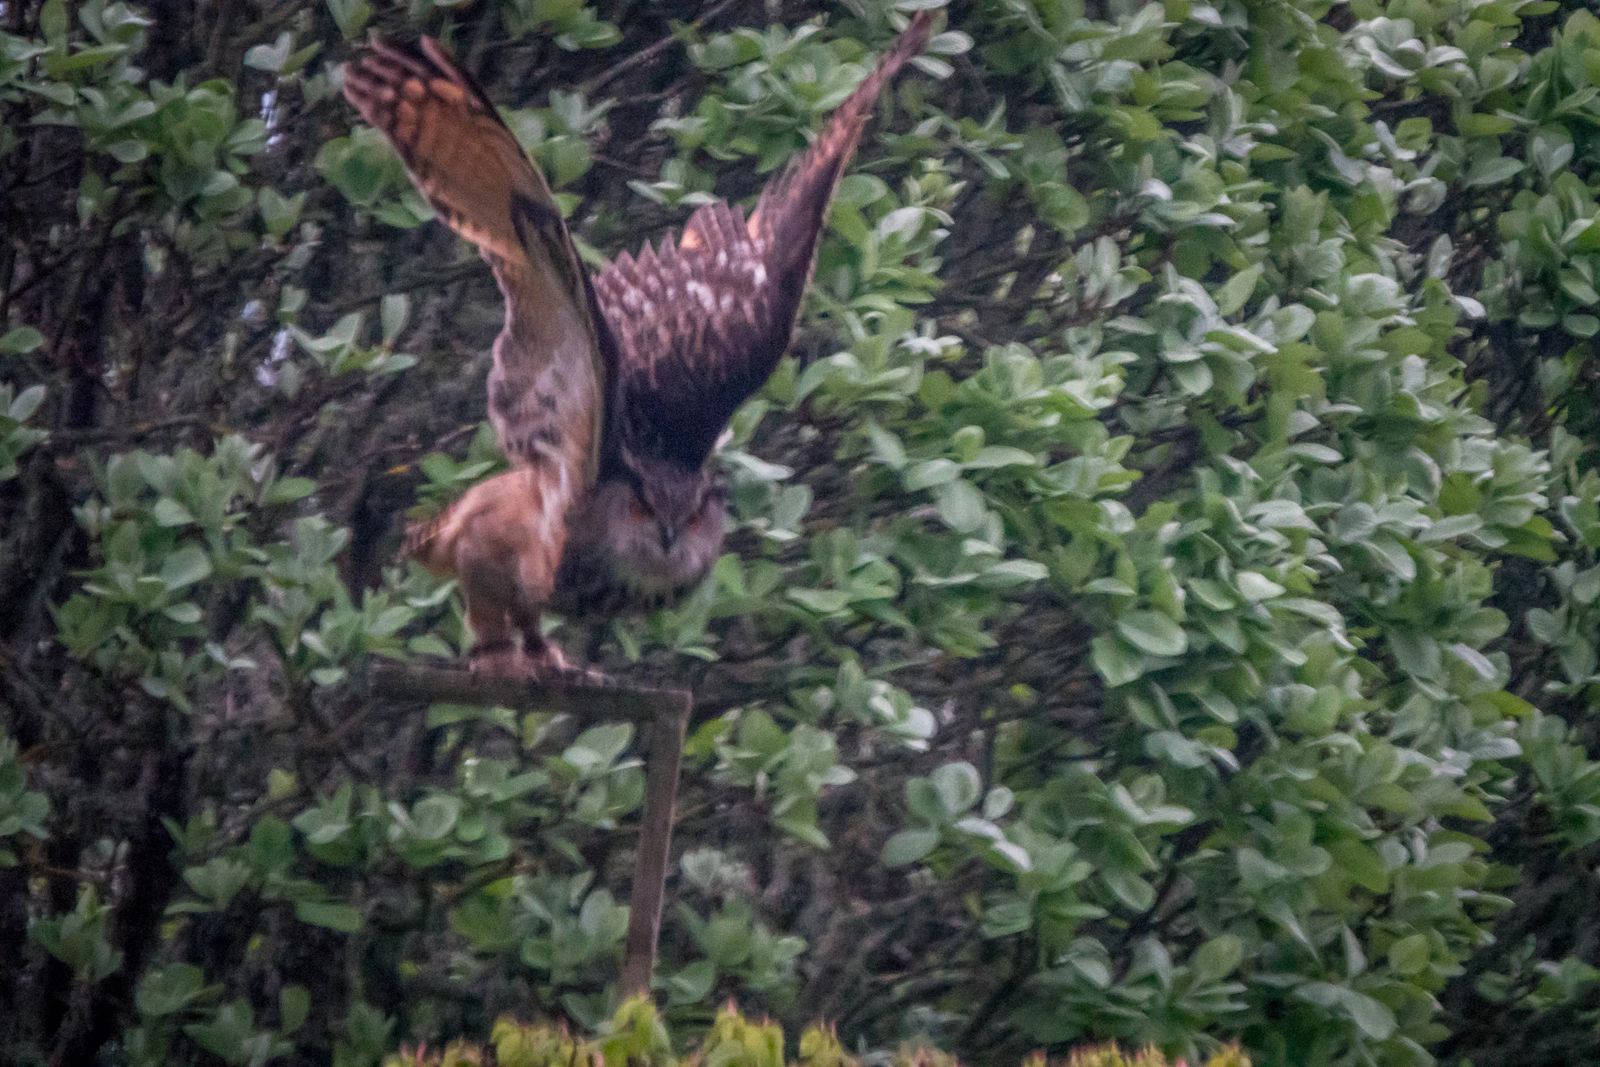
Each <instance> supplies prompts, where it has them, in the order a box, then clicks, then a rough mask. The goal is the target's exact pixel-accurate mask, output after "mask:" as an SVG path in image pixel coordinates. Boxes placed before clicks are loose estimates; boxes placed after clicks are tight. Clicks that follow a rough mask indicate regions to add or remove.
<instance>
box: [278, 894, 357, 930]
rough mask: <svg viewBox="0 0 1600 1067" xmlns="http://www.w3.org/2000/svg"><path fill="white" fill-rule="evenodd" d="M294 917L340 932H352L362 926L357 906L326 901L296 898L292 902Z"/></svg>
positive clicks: (312, 924)
mask: <svg viewBox="0 0 1600 1067" xmlns="http://www.w3.org/2000/svg"><path fill="white" fill-rule="evenodd" d="M294 917H295V918H296V919H299V920H300V921H301V922H303V923H307V924H309V925H311V926H321V927H325V928H326V929H329V930H337V931H338V932H340V933H341V934H353V933H355V932H356V931H357V930H360V929H361V926H362V917H361V910H360V909H359V908H356V907H353V906H352V905H349V904H335V903H330V902H327V901H317V900H297V901H295V902H294Z"/></svg>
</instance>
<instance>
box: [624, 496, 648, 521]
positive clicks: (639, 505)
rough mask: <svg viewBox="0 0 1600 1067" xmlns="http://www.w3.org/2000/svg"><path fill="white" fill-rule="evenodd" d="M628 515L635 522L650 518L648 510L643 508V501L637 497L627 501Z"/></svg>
mask: <svg viewBox="0 0 1600 1067" xmlns="http://www.w3.org/2000/svg"><path fill="white" fill-rule="evenodd" d="M628 514H629V515H631V516H632V517H633V518H634V520H635V521H636V522H643V521H645V520H646V519H648V518H649V517H650V509H649V508H647V507H645V504H644V501H643V500H640V499H639V498H638V497H634V498H633V499H632V500H630V501H628Z"/></svg>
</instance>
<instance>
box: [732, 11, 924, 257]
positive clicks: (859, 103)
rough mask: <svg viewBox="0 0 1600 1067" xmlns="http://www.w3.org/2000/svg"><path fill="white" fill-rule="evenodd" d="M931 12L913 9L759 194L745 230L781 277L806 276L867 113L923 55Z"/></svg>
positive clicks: (863, 127)
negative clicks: (801, 272)
mask: <svg viewBox="0 0 1600 1067" xmlns="http://www.w3.org/2000/svg"><path fill="white" fill-rule="evenodd" d="M936 13H937V11H936V9H933V8H924V9H923V10H921V11H918V12H917V13H916V14H915V15H914V16H912V19H911V21H910V23H909V24H907V26H906V28H905V29H904V30H903V31H902V32H901V34H900V36H899V37H898V38H896V39H895V42H894V44H893V45H892V46H891V47H890V48H889V50H888V51H887V52H885V53H884V54H883V55H882V56H880V57H879V58H878V62H877V65H876V66H874V67H873V68H872V71H871V73H869V74H868V75H867V76H866V77H865V78H863V79H861V84H860V85H858V86H856V88H855V90H854V91H853V92H852V93H851V94H850V95H849V96H848V97H846V98H845V100H844V103H842V104H840V105H839V106H838V108H836V109H835V110H834V112H833V114H832V115H830V116H828V124H827V126H825V127H824V128H823V130H822V132H821V133H820V134H818V136H817V139H816V140H815V141H813V142H812V143H811V147H809V148H807V149H806V150H805V152H803V153H801V154H800V155H799V156H797V157H796V158H795V159H793V160H792V161H790V163H789V165H788V166H787V167H785V168H784V169H783V172H782V173H781V174H779V175H778V177H777V178H776V179H774V180H773V181H772V182H771V183H770V184H769V185H768V186H767V187H766V189H765V190H764V191H763V192H762V194H761V199H760V200H758V201H757V202H756V207H755V210H754V211H753V212H752V213H751V215H750V219H749V222H748V223H747V226H748V228H749V232H750V235H751V236H752V237H754V238H756V240H757V241H758V242H760V243H761V244H762V245H763V246H764V247H765V249H766V251H767V258H768V266H769V269H772V268H776V271H775V272H776V273H778V274H779V275H780V276H781V275H783V274H786V273H787V272H788V269H789V268H792V267H793V266H796V265H798V266H801V267H803V268H804V269H805V270H806V271H807V273H809V270H810V265H811V260H812V258H813V256H814V255H815V252H816V245H817V238H818V237H819V236H820V234H821V231H822V220H823V216H824V215H825V214H826V212H827V210H828V204H829V202H830V201H832V200H833V193H834V190H835V189H836V188H838V185H839V179H840V178H841V177H842V176H843V174H844V171H845V168H846V167H847V166H848V165H849V163H850V160H851V158H852V157H853V156H854V155H855V153H856V146H857V145H858V144H860V143H861V132H862V130H864V129H865V128H866V125H867V120H868V119H869V118H871V116H872V109H873V107H874V105H876V104H877V102H878V98H879V97H880V96H882V95H883V91H884V89H885V88H886V87H887V86H888V85H889V83H890V82H891V81H893V80H894V76H895V75H896V74H899V73H900V69H901V68H902V67H904V66H905V65H906V64H907V63H909V62H910V61H911V60H912V59H915V58H916V57H917V56H919V55H921V54H922V51H923V49H925V48H927V47H928V39H929V38H930V37H931V36H932V34H933V20H934V16H935V14H936Z"/></svg>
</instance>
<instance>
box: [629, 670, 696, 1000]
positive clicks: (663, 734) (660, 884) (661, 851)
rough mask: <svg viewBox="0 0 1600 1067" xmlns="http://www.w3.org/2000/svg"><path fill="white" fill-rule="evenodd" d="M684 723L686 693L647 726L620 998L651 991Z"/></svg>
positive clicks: (687, 701) (686, 702)
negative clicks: (642, 789) (647, 735)
mask: <svg viewBox="0 0 1600 1067" xmlns="http://www.w3.org/2000/svg"><path fill="white" fill-rule="evenodd" d="M688 727H689V700H688V696H687V694H685V699H684V700H683V701H682V702H681V703H680V704H679V705H678V707H676V708H673V709H671V710H670V711H667V712H666V714H663V715H662V716H661V717H660V718H658V719H657V720H656V721H655V725H654V726H652V727H651V728H650V752H649V754H648V756H647V757H646V759H647V762H646V764H645V774H644V811H643V812H642V813H641V815H640V819H639V850H638V854H637V855H636V856H635V858H634V861H633V889H632V891H631V892H630V893H629V896H628V947H627V950H626V951H625V952H624V954H623V957H622V979H621V981H620V982H619V983H618V989H619V991H620V992H621V994H622V997H623V999H627V998H628V997H631V996H635V995H638V994H642V995H644V996H649V995H650V979H651V977H652V976H653V975H654V974H655V969H656V945H657V944H658V943H659V942H660V940H661V905H662V902H663V900H664V899H665V894H666V886H667V862H668V860H669V859H670V858H671V854H672V820H673V815H674V814H675V810H674V809H676V807H677V805H678V766H679V764H680V763H681V762H682V760H683V738H684V734H685V733H686V732H687V730H688Z"/></svg>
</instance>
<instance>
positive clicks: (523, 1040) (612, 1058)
mask: <svg viewBox="0 0 1600 1067" xmlns="http://www.w3.org/2000/svg"><path fill="white" fill-rule="evenodd" d="M789 1044H790V1043H789V1042H787V1041H785V1039H784V1034H783V1029H782V1027H780V1026H779V1025H778V1024H777V1023H774V1022H772V1021H771V1020H767V1019H764V1020H762V1021H761V1022H754V1021H752V1020H750V1019H748V1018H746V1017H745V1016H744V1015H743V1014H741V1013H740V1012H739V1010H738V1009H737V1008H736V1007H734V1006H733V1005H732V1004H729V1005H728V1006H726V1007H725V1008H723V1009H722V1010H721V1011H719V1012H718V1013H717V1017H716V1020H715V1021H714V1022H713V1023H712V1024H711V1027H710V1029H708V1030H707V1031H706V1034H705V1037H704V1039H703V1040H702V1041H701V1042H700V1043H699V1046H698V1047H697V1048H696V1049H695V1050H694V1051H693V1052H692V1053H691V1054H689V1055H688V1056H687V1057H683V1058H680V1057H678V1056H676V1055H675V1054H674V1052H673V1048H672V1039H671V1037H670V1036H669V1035H668V1033H667V1030H666V1027H664V1026H663V1025H662V1024H661V1019H660V1016H659V1015H658V1014H657V1012H656V1010H655V1007H654V1006H653V1005H651V1004H650V1003H648V1002H647V1001H645V1000H644V999H643V998H635V999H633V1000H628V1001H626V1002H624V1003H623V1004H622V1005H621V1006H620V1007H618V1009H617V1011H616V1013H615V1014H614V1015H613V1016H612V1017H611V1018H610V1019H608V1020H606V1022H605V1023H604V1024H603V1025H602V1026H601V1028H600V1033H599V1034H597V1035H595V1036H592V1037H588V1038H584V1037H579V1036H576V1035H574V1034H573V1033H572V1032H571V1031H570V1030H569V1029H568V1028H566V1027H565V1026H551V1025H548V1024H528V1023H519V1022H517V1021H515V1020H513V1019H510V1018H505V1019H501V1020H499V1021H497V1022H496V1023H495V1025H494V1035H493V1037H492V1039H491V1041H490V1042H489V1044H488V1045H487V1046H483V1045H478V1044H474V1043H473V1042H470V1041H455V1042H452V1043H451V1044H450V1045H448V1046H446V1047H445V1048H442V1049H427V1048H417V1049H407V1050H405V1051H403V1052H401V1053H399V1054H397V1055H395V1056H392V1057H390V1058H389V1059H388V1060H386V1061H385V1067H477V1065H480V1064H483V1063H494V1064H495V1065H496V1067H575V1065H586V1064H596V1065H601V1067H603V1065H606V1064H609V1065H611V1067H646V1065H657V1067H676V1065H677V1064H680V1063H688V1064H706V1065H707V1067H712V1065H716V1064H738V1065H740V1067H784V1065H785V1064H786V1063H793V1064H795V1065H796V1067H857V1065H858V1064H859V1063H860V1062H861V1061H860V1060H859V1059H857V1058H856V1057H854V1056H852V1055H850V1053H849V1052H847V1051H846V1050H845V1048H844V1046H843V1045H842V1044H840V1042H839V1037H838V1035H837V1034H835V1033H833V1032H832V1031H831V1030H829V1029H826V1028H824V1027H821V1026H808V1027H807V1028H806V1029H805V1032H803V1033H802V1034H801V1035H800V1038H799V1040H798V1041H796V1042H794V1043H793V1045H794V1048H795V1049H796V1050H797V1057H796V1058H795V1059H787V1058H785V1056H784V1049H785V1048H786V1047H788V1045H789ZM883 1061H884V1062H885V1063H886V1064H890V1065H892V1067H953V1065H954V1063H955V1061H954V1060H953V1059H952V1058H951V1057H950V1056H949V1055H948V1054H947V1053H943V1052H939V1051H938V1050H936V1049H928V1048H924V1047H921V1046H916V1045H908V1046H905V1047H903V1048H900V1049H898V1050H896V1051H895V1052H894V1053H893V1054H892V1056H888V1057H883ZM1049 1062H1050V1061H1048V1060H1046V1058H1045V1057H1044V1055H1043V1054H1042V1053H1035V1054H1033V1055H1032V1056H1030V1057H1028V1059H1027V1061H1026V1067H1048V1064H1049ZM1057 1062H1060V1063H1061V1064H1062V1067H1167V1064H1168V1063H1169V1061H1168V1060H1167V1058H1166V1057H1165V1056H1163V1055H1161V1053H1159V1052H1157V1051H1156V1050H1154V1049H1147V1050H1145V1051H1143V1052H1138V1053H1133V1054H1128V1053H1125V1052H1123V1051H1121V1050H1120V1049H1117V1048H1115V1047H1114V1046H1110V1045H1107V1046H1104V1047H1100V1048H1092V1049H1083V1050H1080V1051H1078V1052H1074V1053H1073V1054H1072V1055H1071V1056H1070V1057H1068V1058H1067V1059H1066V1060H1064V1061H1057ZM1180 1067H1181V1063H1180ZM1204 1067H1250V1061H1249V1060H1248V1059H1246V1058H1245V1057H1244V1056H1242V1055H1240V1053H1239V1051H1238V1050H1237V1049H1225V1050H1223V1051H1222V1052H1219V1053H1217V1054H1216V1055H1215V1056H1212V1057H1211V1058H1209V1059H1208V1060H1206V1061H1205V1065H1204Z"/></svg>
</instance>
